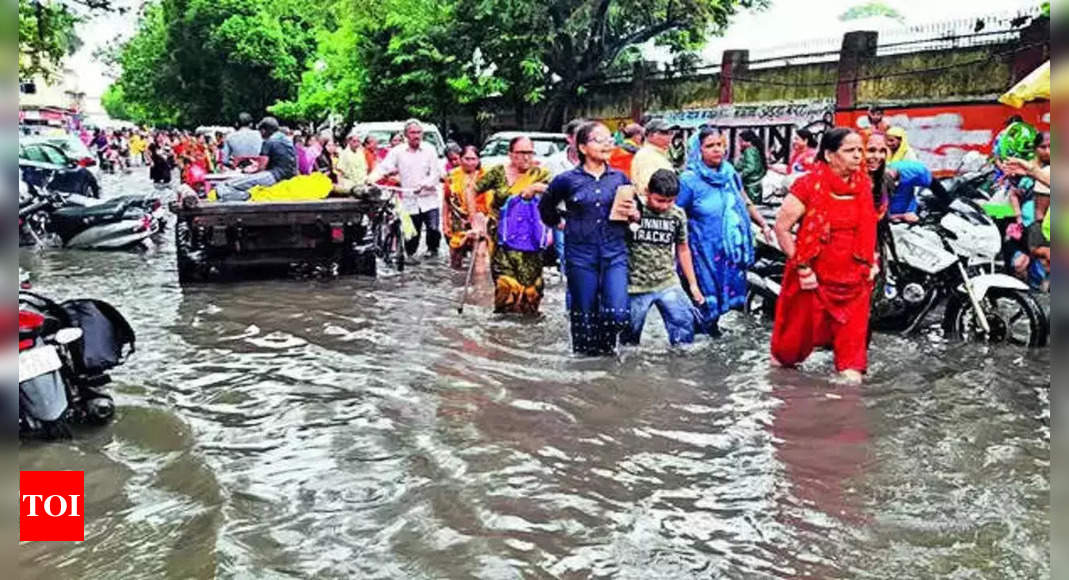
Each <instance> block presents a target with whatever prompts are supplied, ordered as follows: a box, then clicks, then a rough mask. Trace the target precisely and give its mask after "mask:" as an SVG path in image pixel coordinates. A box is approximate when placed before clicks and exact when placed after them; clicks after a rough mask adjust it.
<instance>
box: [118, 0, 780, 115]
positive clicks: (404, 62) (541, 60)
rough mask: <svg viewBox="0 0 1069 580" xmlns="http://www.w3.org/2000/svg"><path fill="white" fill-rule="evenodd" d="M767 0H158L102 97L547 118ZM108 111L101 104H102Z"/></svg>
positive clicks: (252, 108)
mask: <svg viewBox="0 0 1069 580" xmlns="http://www.w3.org/2000/svg"><path fill="white" fill-rule="evenodd" d="M766 4H767V0H380V1H378V2H362V1H360V0H333V2H327V3H324V4H316V3H308V2H298V0H273V1H270V2H269V1H268V0H156V3H153V4H151V5H150V6H149V8H148V9H147V10H146V11H145V12H144V14H143V16H142V19H141V22H140V24H139V27H138V32H137V34H136V35H135V37H134V38H133V39H131V40H130V41H129V42H128V43H126V45H125V46H124V47H123V49H122V50H121V52H120V54H119V56H118V57H117V58H116V59H115V60H116V62H117V64H118V66H119V68H120V69H121V74H120V76H119V78H118V81H117V82H116V88H115V89H114V90H113V91H111V92H110V97H109V99H107V102H108V103H109V106H111V107H112V108H113V109H114V110H115V112H117V113H124V114H126V115H133V116H136V117H139V118H136V119H131V120H135V121H148V118H149V117H153V116H156V117H160V116H162V117H165V118H169V119H174V120H175V122H178V123H181V124H197V123H220V122H230V121H232V120H233V118H234V117H235V115H236V114H237V112H238V111H240V110H248V111H249V112H252V113H254V114H256V113H260V112H262V111H264V110H268V111H271V112H273V113H274V114H276V115H278V116H280V117H283V118H286V119H291V120H321V119H323V118H325V117H326V116H328V115H332V114H333V115H341V116H343V117H345V118H346V119H347V120H355V119H357V118H359V119H368V120H374V119H398V118H403V117H407V116H411V115H416V116H421V117H425V118H432V119H442V118H443V117H445V116H446V115H449V114H454V113H457V112H460V111H467V112H470V113H472V114H473V115H474V116H475V118H476V119H479V118H481V117H482V116H483V113H484V112H485V110H486V109H487V107H486V106H485V105H486V102H487V100H488V99H490V98H501V99H503V100H504V101H505V102H506V103H511V104H512V105H513V106H515V107H516V108H517V110H518V111H520V110H522V109H524V108H526V107H530V106H534V105H538V106H540V107H541V108H543V109H544V110H545V114H544V115H543V117H542V119H541V120H540V121H541V124H542V125H544V126H546V127H557V126H559V124H560V122H561V120H562V119H563V117H564V116H565V115H566V114H567V112H568V108H569V106H570V105H571V104H572V103H573V101H574V99H576V98H577V97H578V96H579V95H581V94H582V92H583V91H584V90H585V89H586V88H587V87H588V86H590V85H591V84H593V83H596V82H599V81H600V80H602V79H604V78H605V77H606V76H607V75H611V74H614V73H617V72H620V71H622V70H623V71H625V70H628V69H629V67H630V64H631V63H632V62H633V61H635V60H637V59H639V58H640V57H641V53H640V51H639V49H638V47H640V46H641V45H643V44H644V43H647V42H650V41H654V42H657V43H660V44H662V45H665V46H668V47H669V48H670V49H671V51H672V52H673V54H674V55H675V56H676V57H677V60H679V61H680V62H684V61H686V60H687V56H688V55H693V52H694V51H696V50H697V49H699V48H700V47H701V46H702V45H703V44H704V42H705V39H706V38H707V37H708V36H709V35H711V34H719V33H720V32H722V30H723V29H724V27H726V26H727V24H728V21H729V19H730V18H731V17H732V16H733V15H734V14H735V13H736V12H737V11H738V10H740V9H746V8H754V7H763V6H764V5H766ZM109 112H110V110H109Z"/></svg>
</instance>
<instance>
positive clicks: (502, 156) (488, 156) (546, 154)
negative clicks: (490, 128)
mask: <svg viewBox="0 0 1069 580" xmlns="http://www.w3.org/2000/svg"><path fill="white" fill-rule="evenodd" d="M516 137H527V138H528V139H530V140H531V142H532V143H534V152H535V161H537V162H539V163H545V162H546V160H547V159H548V158H550V157H552V156H553V155H554V154H556V153H557V152H559V151H564V150H565V149H567V148H568V138H567V137H566V136H565V135H564V133H531V132H525V131H505V132H502V133H494V134H493V135H491V136H490V138H489V139H487V140H486V143H485V144H484V145H483V150H482V151H481V152H480V153H479V156H480V157H482V162H483V167H485V168H487V169H489V168H490V167H493V166H494V165H501V164H504V163H506V162H508V158H509V142H510V141H512V140H513V139H515V138H516Z"/></svg>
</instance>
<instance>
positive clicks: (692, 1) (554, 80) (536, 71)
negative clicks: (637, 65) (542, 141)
mask: <svg viewBox="0 0 1069 580" xmlns="http://www.w3.org/2000/svg"><path fill="white" fill-rule="evenodd" d="M767 3H768V2H767V0H544V1H539V2H531V1H527V2H516V1H515V0H458V8H457V13H458V14H463V15H465V17H466V23H467V27H466V29H467V30H471V31H481V32H479V33H478V37H479V38H488V39H491V40H490V41H489V42H488V44H487V46H488V49H489V50H488V51H486V52H488V54H487V59H488V60H489V61H490V62H491V63H493V64H494V65H495V66H496V67H497V69H498V72H497V74H498V75H499V76H501V77H503V78H505V79H508V80H509V81H510V84H511V87H512V88H513V90H516V89H518V88H522V89H523V92H524V97H525V98H526V99H527V100H528V101H534V102H540V101H543V100H544V101H545V105H546V107H545V112H544V114H543V116H542V119H541V125H542V126H543V128H547V129H550V128H558V127H560V125H561V123H562V122H563V120H564V117H565V116H566V114H567V112H568V109H569V106H570V104H571V103H572V102H573V101H574V100H575V99H576V97H577V96H579V95H580V94H581V93H582V92H583V91H584V90H585V89H586V87H588V86H589V85H590V84H592V83H594V82H597V81H599V80H601V79H603V78H605V76H606V75H608V74H609V73H610V72H611V71H614V70H619V69H620V66H621V60H623V59H628V58H634V52H633V49H634V48H635V47H637V46H640V45H642V44H645V43H646V42H650V41H653V42H657V43H659V44H662V45H665V46H668V47H669V48H670V49H671V50H672V52H673V53H684V52H689V51H693V50H695V49H697V48H699V47H700V46H701V45H702V44H704V41H705V39H706V38H707V37H708V36H709V35H715V34H720V33H722V32H723V30H724V29H725V28H726V26H727V25H728V22H729V20H730V18H731V17H732V16H734V15H735V13H736V12H737V11H738V10H740V9H747V8H762V7H764V6H766V5H767ZM473 35H474V34H473ZM495 38H496V39H498V40H497V41H494V40H493V39H495ZM525 85H526V86H525Z"/></svg>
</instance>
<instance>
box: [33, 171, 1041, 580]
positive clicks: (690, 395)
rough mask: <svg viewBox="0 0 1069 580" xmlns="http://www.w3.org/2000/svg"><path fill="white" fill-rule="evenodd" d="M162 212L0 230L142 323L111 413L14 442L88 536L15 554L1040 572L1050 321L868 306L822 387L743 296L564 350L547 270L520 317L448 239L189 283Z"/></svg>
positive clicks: (432, 569) (622, 573) (284, 566)
mask: <svg viewBox="0 0 1069 580" xmlns="http://www.w3.org/2000/svg"><path fill="white" fill-rule="evenodd" d="M144 172H145V170H143V169H141V170H138V175H136V176H125V177H112V178H107V179H106V180H105V182H104V187H105V191H106V192H110V193H112V194H117V193H120V192H132V191H136V190H139V189H146V188H150V187H151V186H150V185H149V184H148V181H147V178H146V176H144V175H141V174H142V173H144ZM172 231H173V230H172ZM170 238H171V235H170V232H169V233H168V235H167V236H165V237H164V238H163V240H161V243H160V246H159V247H158V248H157V249H156V250H155V251H152V252H148V253H118V254H117V253H94V252H73V251H71V252H66V251H27V250H21V251H20V257H19V262H20V265H21V266H22V267H23V268H27V269H29V270H31V271H32V273H33V282H34V286H35V289H36V290H38V291H40V292H43V293H46V294H48V295H49V296H52V297H54V298H57V299H66V298H73V297H95V298H102V299H105V300H107V301H109V302H111V303H112V304H114V305H115V306H116V307H118V308H119V310H120V311H121V312H122V313H123V314H124V315H125V316H126V317H127V318H128V319H129V320H130V322H131V324H132V325H133V327H134V329H135V331H136V332H137V338H138V340H137V352H136V354H135V355H134V356H133V358H132V359H131V360H130V361H129V362H128V363H127V364H126V365H125V366H123V367H121V368H120V369H117V371H116V372H114V373H113V374H114V378H115V384H114V385H113V391H114V393H115V394H116V401H117V403H118V413H117V418H116V420H115V421H114V423H112V424H111V425H109V426H107V427H104V428H98V429H89V430H83V431H80V432H79V433H78V434H77V436H76V438H75V440H74V441H71V442H63V443H55V444H48V445H40V444H34V445H22V446H21V449H20V453H19V463H20V468H21V469H23V470H27V469H77V470H84V471H85V488H86V489H85V491H86V501H85V504H86V505H85V516H86V518H85V521H86V541H85V542H83V543H78V544H59V543H56V544H53V543H24V544H21V545H20V546H19V548H18V566H19V571H20V577H21V578H49V579H54V578H123V579H133V578H212V577H221V578H390V579H394V578H397V579H423V578H427V579H432V578H433V579H438V578H485V579H512V578H629V579H630V578H635V579H662V578H663V579H673V578H680V579H685V578H746V579H752V578H821V579H824V578H843V579H847V578H849V579H854V578H872V579H886V578H961V579H965V578H968V579H973V578H1000V579H1002V578H1021V579H1032V578H1045V577H1048V576H1049V573H1050V565H1049V549H1048V530H1049V525H1050V518H1049V514H1048V508H1049V493H1050V485H1049V469H1050V419H1049V417H1050V403H1049V398H1048V393H1049V387H1050V382H1051V374H1050V352H1049V351H1048V350H1046V349H1043V350H1036V351H1025V350H1018V349H1013V348H1007V347H999V348H991V347H986V346H982V345H969V344H959V343H953V342H946V341H944V340H943V339H942V338H941V337H940V335H939V334H938V333H937V332H935V331H934V330H933V331H931V332H925V333H922V334H920V335H918V336H914V337H909V338H902V337H898V336H892V335H879V334H878V335H876V337H875V338H874V341H873V345H872V350H871V358H872V367H871V370H870V376H869V379H868V381H867V382H866V383H865V384H864V385H863V386H860V387H854V386H843V385H840V384H835V383H832V382H830V381H829V380H828V377H829V375H830V374H831V370H832V365H831V357H830V355H827V354H823V355H819V356H816V357H815V358H814V359H812V360H811V361H810V362H809V363H808V364H807V365H806V366H805V368H804V369H803V371H802V372H795V371H785V370H778V369H772V368H770V367H769V364H768V354H767V352H768V343H769V335H770V328H769V327H768V326H767V325H766V324H763V323H761V322H759V321H753V320H749V319H747V318H745V317H743V316H741V315H739V316H731V317H729V318H728V319H727V320H726V322H725V324H724V326H725V335H724V337H723V338H722V339H720V340H717V341H715V342H713V341H709V340H704V341H699V343H698V344H696V345H695V346H694V347H693V348H691V349H688V350H685V351H673V350H670V349H668V348H667V346H666V343H667V339H666V335H665V333H664V330H663V327H662V325H661V323H660V321H659V319H658V318H657V315H656V314H655V313H654V314H651V320H650V321H649V322H648V323H647V327H646V328H647V330H646V335H645V336H644V343H645V346H643V347H642V348H641V349H639V350H631V351H625V352H623V353H622V354H621V356H620V357H618V358H613V359H598V360H590V359H578V358H574V357H573V356H571V355H570V353H569V347H568V335H567V318H566V316H565V313H564V307H563V290H562V287H561V284H560V282H559V281H551V282H550V284H549V287H548V288H547V297H546V301H545V303H544V304H543V311H544V312H545V315H544V316H543V317H542V318H541V319H539V320H533V321H532V320H518V319H513V318H503V317H499V316H495V315H493V314H492V312H491V308H490V304H491V300H492V296H491V290H490V286H489V281H488V276H487V275H486V273H485V272H483V273H481V274H477V285H476V289H475V292H474V293H473V303H474V304H473V305H472V306H469V307H468V308H467V309H466V310H465V313H464V315H463V316H458V315H457V313H456V308H455V306H456V297H457V296H458V293H459V292H460V288H461V286H462V285H463V283H464V273H456V272H453V271H451V270H449V269H448V268H447V267H446V265H445V260H444V259H443V261H442V263H441V264H437V265H421V266H418V267H415V268H412V269H410V270H409V271H406V272H405V274H404V275H401V276H389V277H383V278H380V279H378V280H369V279H359V278H349V279H339V280H334V281H330V282H319V281H268V282H255V283H251V282H250V283H241V284H229V285H202V286H195V287H189V288H182V287H180V286H179V285H178V282H177V275H176V272H175V263H174V248H173V240H172V239H170Z"/></svg>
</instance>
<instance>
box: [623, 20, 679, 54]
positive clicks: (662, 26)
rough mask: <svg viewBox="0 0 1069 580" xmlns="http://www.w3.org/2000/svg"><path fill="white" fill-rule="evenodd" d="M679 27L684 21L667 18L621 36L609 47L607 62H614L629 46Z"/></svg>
mask: <svg viewBox="0 0 1069 580" xmlns="http://www.w3.org/2000/svg"><path fill="white" fill-rule="evenodd" d="M677 28H683V22H682V21H681V20H665V21H664V22H661V23H658V24H654V25H653V26H649V27H646V28H643V29H641V30H638V31H635V32H634V33H633V34H630V35H628V36H625V37H623V38H621V39H620V40H618V41H617V42H615V43H613V45H612V46H611V47H609V49H608V50H607V51H606V55H607V56H608V58H606V59H605V62H612V61H613V60H615V59H616V57H617V56H618V55H619V54H620V51H622V50H623V49H625V48H627V47H629V46H633V45H636V44H642V43H644V42H646V41H648V40H653V39H654V38H656V37H658V36H660V35H662V34H664V33H665V32H669V31H671V30H673V29H677Z"/></svg>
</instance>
